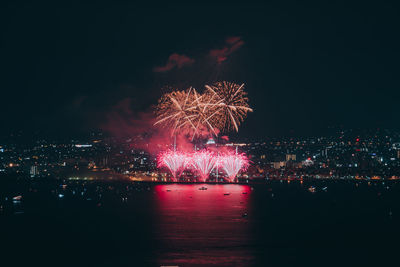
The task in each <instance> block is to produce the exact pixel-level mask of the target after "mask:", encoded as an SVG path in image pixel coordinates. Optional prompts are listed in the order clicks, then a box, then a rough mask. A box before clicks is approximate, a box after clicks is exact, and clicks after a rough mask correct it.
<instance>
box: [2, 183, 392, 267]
mask: <svg viewBox="0 0 400 267" xmlns="http://www.w3.org/2000/svg"><path fill="white" fill-rule="evenodd" d="M63 185H64V186H63ZM201 186H202V185H200V184H187V185H184V184H164V185H151V184H132V183H121V182H113V183H110V182H64V183H63V182H35V183H32V182H29V183H27V182H21V183H19V184H14V183H12V184H2V187H1V188H0V197H1V202H0V204H1V211H0V224H1V225H0V226H1V229H0V231H1V232H0V233H1V234H0V241H1V250H0V266H20V265H23V266H162V265H177V266H397V264H398V262H399V258H398V254H399V252H398V251H399V249H400V239H399V238H400V228H399V227H400V224H399V222H400V194H399V193H400V185H399V184H397V183H395V182H390V181H387V182H385V183H382V182H371V183H370V184H368V182H366V181H363V182H356V181H318V182H311V181H309V182H304V183H303V184H301V183H300V182H299V181H292V182H290V183H288V182H287V181H285V182H280V181H274V182H268V183H266V184H262V185H252V186H247V185H204V186H206V187H207V190H199V188H200V187H201ZM310 186H315V188H316V192H315V193H311V192H309V190H308V188H309V187H310ZM325 187H327V188H325ZM323 188H324V189H325V190H323ZM19 194H20V195H22V196H23V198H22V200H21V202H20V203H19V202H18V201H16V202H15V203H13V201H12V197H13V196H16V195H19Z"/></svg>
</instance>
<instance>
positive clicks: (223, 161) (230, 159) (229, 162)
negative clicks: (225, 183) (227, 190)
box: [219, 153, 249, 182]
mask: <svg viewBox="0 0 400 267" xmlns="http://www.w3.org/2000/svg"><path fill="white" fill-rule="evenodd" d="M219 161H220V166H221V167H222V169H223V170H224V171H225V173H226V175H227V178H228V180H229V181H230V182H233V181H234V180H235V178H236V175H237V174H238V172H239V171H240V170H242V169H245V168H247V166H248V165H249V161H248V159H247V157H246V156H245V155H244V154H234V153H232V154H226V155H223V156H221V157H220V158H219Z"/></svg>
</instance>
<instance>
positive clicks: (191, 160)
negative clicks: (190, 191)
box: [158, 150, 249, 182]
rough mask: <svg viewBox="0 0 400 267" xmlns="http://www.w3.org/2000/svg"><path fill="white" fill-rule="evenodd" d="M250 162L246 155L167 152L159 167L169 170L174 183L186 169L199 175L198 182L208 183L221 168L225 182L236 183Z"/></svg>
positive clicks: (161, 158) (159, 160) (164, 153)
mask: <svg viewBox="0 0 400 267" xmlns="http://www.w3.org/2000/svg"><path fill="white" fill-rule="evenodd" d="M248 162H249V161H248V159H247V157H246V155H244V154H235V153H225V154H222V155H216V154H215V153H213V152H211V151H208V150H203V151H198V152H193V153H182V152H177V151H166V152H163V153H161V154H160V155H159V157H158V166H159V167H166V168H168V170H169V171H170V172H171V175H172V179H173V180H174V181H177V180H178V178H179V175H180V174H181V173H182V171H183V170H185V169H186V170H189V171H192V172H193V173H195V174H197V175H198V177H197V181H198V182H206V181H207V179H208V178H209V175H210V173H211V172H212V171H213V170H215V169H216V168H217V167H220V168H221V169H222V170H223V171H224V172H225V174H226V176H225V180H226V181H228V182H234V181H235V179H236V177H237V174H238V173H239V172H240V171H243V170H245V169H246V168H247V167H248Z"/></svg>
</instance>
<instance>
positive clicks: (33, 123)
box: [0, 1, 400, 137]
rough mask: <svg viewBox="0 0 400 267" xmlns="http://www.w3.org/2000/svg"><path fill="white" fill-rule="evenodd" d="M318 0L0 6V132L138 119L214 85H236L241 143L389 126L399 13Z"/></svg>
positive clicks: (395, 98) (398, 83)
mask: <svg viewBox="0 0 400 267" xmlns="http://www.w3.org/2000/svg"><path fill="white" fill-rule="evenodd" d="M326 2H327V1H319V2H315V3H313V4H304V3H302V1H299V2H296V1H277V2H276V3H274V4H265V5H255V4H245V3H243V4H227V3H226V4H220V5H216V4H198V5H184V4H169V5H157V4H152V5H149V6H137V5H134V4H131V5H127V4H120V5H107V4H101V5H86V6H84V5H66V6H62V5H54V4H37V3H34V4H26V5H13V4H2V7H1V8H0V10H1V11H0V23H1V32H0V34H1V35H0V36H1V40H0V41H1V43H0V46H1V52H0V55H1V56H0V57H1V59H0V62H1V63H0V66H1V69H0V71H1V76H0V77H1V79H0V86H1V105H0V112H1V116H0V123H1V125H2V126H1V131H2V132H3V133H4V132H7V131H15V130H24V131H28V132H29V131H37V130H41V131H48V132H52V133H56V134H57V133H64V134H65V133H72V132H80V131H88V130H92V129H98V128H102V127H104V125H106V124H107V123H108V120H109V119H110V116H109V114H110V113H112V114H114V113H115V112H116V111H115V110H116V109H117V113H118V109H119V108H118V107H121V106H123V108H124V109H125V110H124V111H123V112H122V114H121V116H122V117H124V119H128V120H130V119H132V120H137V119H139V120H140V118H141V116H142V115H143V114H146V113H149V112H151V105H154V104H156V103H157V99H158V97H159V96H160V95H161V94H162V92H163V90H161V89H160V88H162V87H164V86H175V87H178V88H181V89H185V88H186V87H187V86H189V85H194V86H195V87H196V88H197V89H199V90H201V89H202V87H203V85H204V84H205V83H211V82H214V81H217V80H229V81H234V82H237V83H245V84H246V90H247V91H248V94H249V99H250V105H251V106H252V107H253V108H254V112H253V113H251V114H250V115H249V116H248V118H247V120H246V121H245V123H244V124H243V125H242V127H241V129H240V135H242V136H250V137H264V136H276V135H287V134H288V133H291V134H294V135H297V134H298V135H300V134H317V133H320V132H323V131H324V130H326V129H327V128H328V127H330V126H343V127H349V128H355V127H360V128H374V127H384V128H395V129H398V128H399V116H400V109H399V105H398V103H399V99H400V92H399V88H400V78H399V77H400V76H399V71H400V67H399V62H400V52H399V48H400V40H399V25H400V23H399V15H398V14H399V11H400V10H399V6H398V5H396V4H395V3H396V1H393V2H392V3H390V2H383V1H375V2H372V1H371V3H368V1H363V2H359V3H355V2H353V4H350V3H349V2H350V1H344V2H343V3H341V4H339V2H337V3H333V2H332V3H331V4H327V3H326ZM164 90H165V89H164Z"/></svg>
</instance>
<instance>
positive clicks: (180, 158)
mask: <svg viewBox="0 0 400 267" xmlns="http://www.w3.org/2000/svg"><path fill="white" fill-rule="evenodd" d="M189 162H190V157H188V155H186V154H185V153H182V152H176V151H165V152H163V153H161V154H160V155H159V157H158V167H167V168H168V169H169V171H170V172H171V175H172V179H173V180H174V181H176V180H177V178H178V176H179V175H180V173H181V172H182V171H183V170H184V169H185V167H186V165H187V164H188V163H189Z"/></svg>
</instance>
